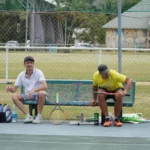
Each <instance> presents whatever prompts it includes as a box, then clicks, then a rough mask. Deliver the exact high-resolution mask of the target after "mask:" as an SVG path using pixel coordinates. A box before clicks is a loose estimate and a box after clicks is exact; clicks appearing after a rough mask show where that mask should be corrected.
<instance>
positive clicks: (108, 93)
mask: <svg viewBox="0 0 150 150" xmlns="http://www.w3.org/2000/svg"><path fill="white" fill-rule="evenodd" d="M94 93H96V94H105V95H117V94H119V93H110V92H94ZM125 96H130V94H128V93H127V94H126V95H125Z"/></svg>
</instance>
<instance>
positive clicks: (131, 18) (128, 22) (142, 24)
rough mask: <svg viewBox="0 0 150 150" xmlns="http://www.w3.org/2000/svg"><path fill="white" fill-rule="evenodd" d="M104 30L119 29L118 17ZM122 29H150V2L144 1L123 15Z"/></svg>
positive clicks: (107, 24) (148, 0) (149, 0)
mask: <svg viewBox="0 0 150 150" xmlns="http://www.w3.org/2000/svg"><path fill="white" fill-rule="evenodd" d="M103 28H114V29H116V28H118V17H116V18H114V19H113V20H111V21H109V22H108V23H106V24H105V25H103ZM121 28H122V29H148V28H150V0H143V1H141V2H140V3H138V4H137V5H135V6H133V7H132V8H130V9H129V10H128V11H127V12H124V13H122V14H121Z"/></svg>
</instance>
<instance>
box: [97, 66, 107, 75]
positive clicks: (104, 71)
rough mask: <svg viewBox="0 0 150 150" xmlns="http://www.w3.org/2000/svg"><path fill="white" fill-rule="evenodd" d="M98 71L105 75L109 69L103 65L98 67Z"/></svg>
mask: <svg viewBox="0 0 150 150" xmlns="http://www.w3.org/2000/svg"><path fill="white" fill-rule="evenodd" d="M98 71H99V72H100V73H107V72H109V69H108V67H107V66H106V65H105V64H101V65H99V66H98Z"/></svg>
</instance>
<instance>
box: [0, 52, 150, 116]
mask: <svg viewBox="0 0 150 150" xmlns="http://www.w3.org/2000/svg"><path fill="white" fill-rule="evenodd" d="M27 55H32V56H33V57H34V58H35V67H37V68H39V69H41V70H42V71H43V72H44V74H45V77H46V78H47V79H92V76H93V73H94V72H95V71H96V70H97V66H98V64H99V63H100V62H101V63H106V64H107V65H108V66H109V68H113V69H115V70H117V67H118V65H117V64H118V56H117V53H116V52H102V55H101V57H100V56H99V55H98V52H86V53H79V52H76V53H67V54H65V53H49V52H38V53H37V52H10V53H9V66H8V67H9V76H8V77H9V79H16V77H17V75H18V74H19V73H20V72H21V71H22V70H23V69H24V67H23V59H24V57H25V56H27ZM149 60H150V55H149V54H148V53H133V52H123V55H122V72H123V73H124V74H126V75H127V76H129V77H131V78H133V79H134V80H136V81H144V82H146V81H150V78H149V75H150V61H149ZM0 79H5V53H4V52H1V53H0ZM6 86H7V85H6V84H0V93H1V94H0V103H3V104H4V103H7V104H10V106H11V107H12V101H11V98H10V97H11V94H8V93H6V92H5V87H6ZM149 89H150V85H149V84H141V85H140V84H138V85H137V86H136V98H135V105H134V107H132V108H124V109H123V111H124V113H143V116H144V117H145V118H147V119H150V109H149V105H150V101H149V97H150V93H149ZM18 92H19V91H18ZM26 107H27V106H26ZM52 108H53V106H45V107H44V111H43V117H44V118H49V114H50V111H51V109H52ZM63 109H64V110H65V111H66V113H67V119H72V118H74V117H75V116H78V115H80V113H81V112H82V113H84V115H85V117H91V116H93V114H94V112H99V113H100V109H99V108H98V107H95V108H92V107H77V106H76V107H72V106H67V107H66V106H64V107H63ZM109 111H110V112H113V108H112V107H111V108H109ZM23 117H24V115H23V114H22V113H21V112H20V111H19V118H23Z"/></svg>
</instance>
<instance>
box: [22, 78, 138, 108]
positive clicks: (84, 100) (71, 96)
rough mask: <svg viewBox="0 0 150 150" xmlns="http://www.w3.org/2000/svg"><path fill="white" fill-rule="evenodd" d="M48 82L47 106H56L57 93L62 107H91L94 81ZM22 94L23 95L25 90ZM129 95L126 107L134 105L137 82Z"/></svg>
mask: <svg viewBox="0 0 150 150" xmlns="http://www.w3.org/2000/svg"><path fill="white" fill-rule="evenodd" d="M46 82H47V85H48V89H47V91H46V92H47V93H48V101H46V103H45V104H47V105H53V104H55V100H56V93H59V104H60V105H74V106H79V105H80V106H85V105H89V103H90V101H91V100H92V99H93V94H92V87H93V86H92V84H93V81H92V80H46ZM21 93H23V88H22V89H21ZM129 93H130V95H131V96H130V97H124V100H123V105H124V106H132V105H133V104H134V100H135V82H133V84H132V87H131V89H130V90H129ZM25 103H26V102H25ZM27 103H28V102H27ZM108 103H109V105H110V106H111V105H114V102H113V101H112V100H110V101H108Z"/></svg>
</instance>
